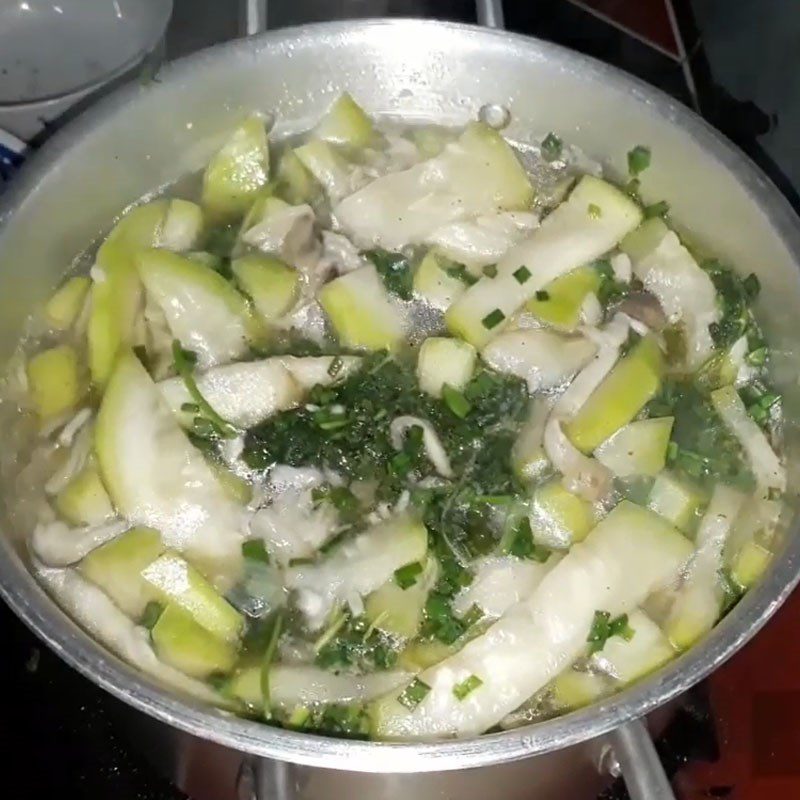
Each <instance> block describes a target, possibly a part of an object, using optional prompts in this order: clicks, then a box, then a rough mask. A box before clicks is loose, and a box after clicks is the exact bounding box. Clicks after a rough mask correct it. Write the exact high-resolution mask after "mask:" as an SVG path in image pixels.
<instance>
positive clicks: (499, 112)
mask: <svg viewBox="0 0 800 800" xmlns="http://www.w3.org/2000/svg"><path fill="white" fill-rule="evenodd" d="M478 119H479V120H480V121H481V122H485V123H486V124H487V125H488V126H489V127H490V128H494V129H495V130H498V131H500V130H502V129H503V128H506V127H508V123H509V122H511V111H509V110H508V109H507V108H506V107H505V106H501V105H500V104H498V103H487V104H486V105H483V106H481V107H480V109H479V110H478Z"/></svg>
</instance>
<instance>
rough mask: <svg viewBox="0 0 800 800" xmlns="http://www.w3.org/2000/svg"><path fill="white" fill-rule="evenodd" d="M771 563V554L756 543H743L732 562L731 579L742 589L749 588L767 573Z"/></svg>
mask: <svg viewBox="0 0 800 800" xmlns="http://www.w3.org/2000/svg"><path fill="white" fill-rule="evenodd" d="M771 562H772V553H771V552H770V551H769V550H767V548H766V547H762V546H761V545H760V544H759V543H758V542H754V541H749V542H745V543H744V545H743V546H742V549H741V550H740V551H739V553H738V554H737V556H736V558H734V560H733V565H732V566H731V578H732V579H733V580H734V581H735V582H736V583H737V584H738V585H739V586H741V587H742V589H749V588H751V587H752V586H753V585H754V584H755V583H756V582H757V581H758V580H759V578H760V577H761V576H762V575H763V574H764V573H765V572H766V571H767V567H768V566H769V565H770V563H771Z"/></svg>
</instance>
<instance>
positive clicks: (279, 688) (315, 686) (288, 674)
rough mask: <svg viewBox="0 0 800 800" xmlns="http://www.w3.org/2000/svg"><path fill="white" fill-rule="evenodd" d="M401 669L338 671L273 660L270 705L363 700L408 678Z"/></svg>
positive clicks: (375, 695)
mask: <svg viewBox="0 0 800 800" xmlns="http://www.w3.org/2000/svg"><path fill="white" fill-rule="evenodd" d="M410 678H411V675H410V674H409V673H408V672H404V671H401V670H389V671H386V672H373V673H371V674H369V675H349V674H347V673H340V674H338V675H337V674H336V673H333V672H329V671H327V670H323V669H320V668H319V667H313V666H310V665H307V664H292V665H290V664H273V665H272V666H271V667H270V670H269V700H270V705H271V706H273V707H278V708H286V709H291V708H295V707H296V706H308V705H318V704H325V705H327V704H330V703H363V702H366V701H369V700H373V699H374V698H376V697H379V696H380V695H382V694H385V693H386V692H390V691H392V689H395V688H397V687H398V686H402V685H403V684H404V683H406V682H408V680H409V679H410Z"/></svg>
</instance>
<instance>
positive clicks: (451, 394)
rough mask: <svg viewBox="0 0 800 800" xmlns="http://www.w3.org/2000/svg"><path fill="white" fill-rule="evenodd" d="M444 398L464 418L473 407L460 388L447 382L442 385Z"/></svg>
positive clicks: (448, 405) (460, 417) (450, 407)
mask: <svg viewBox="0 0 800 800" xmlns="http://www.w3.org/2000/svg"><path fill="white" fill-rule="evenodd" d="M442 400H444V402H445V403H446V404H447V407H448V408H449V409H450V410H451V411H452V412H453V413H454V414H455V415H456V416H457V417H458V418H459V419H464V418H465V417H466V416H467V414H469V412H470V410H471V409H472V404H471V403H470V402H469V400H467V398H466V397H464V395H463V394H462V393H461V392H459V391H458V389H454V388H453V387H452V386H450V384H447V383H446V384H445V385H444V386H443V387H442Z"/></svg>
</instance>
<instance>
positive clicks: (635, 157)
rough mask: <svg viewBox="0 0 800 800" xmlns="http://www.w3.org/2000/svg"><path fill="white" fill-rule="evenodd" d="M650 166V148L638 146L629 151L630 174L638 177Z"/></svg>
mask: <svg viewBox="0 0 800 800" xmlns="http://www.w3.org/2000/svg"><path fill="white" fill-rule="evenodd" d="M649 166H650V148H649V147H645V146H644V145H641V144H637V145H636V147H634V148H633V149H632V150H629V151H628V172H629V173H630V174H631V175H632V176H633V177H636V176H637V175H640V174H641V173H642V172H644V171H645V170H646V169H647V168H648V167H649Z"/></svg>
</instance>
